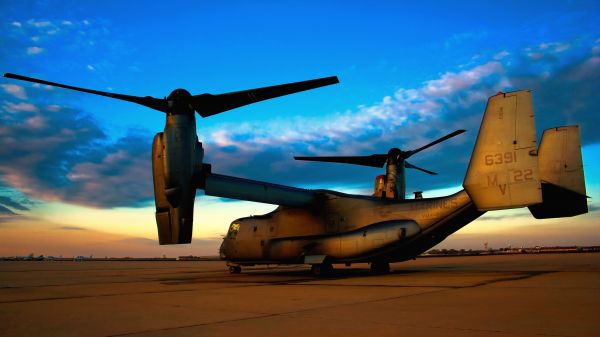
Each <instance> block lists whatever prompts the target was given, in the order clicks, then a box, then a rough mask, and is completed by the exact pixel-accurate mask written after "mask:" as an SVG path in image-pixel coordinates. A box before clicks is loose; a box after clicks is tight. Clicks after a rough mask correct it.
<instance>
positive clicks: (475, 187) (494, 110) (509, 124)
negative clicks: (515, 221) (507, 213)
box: [463, 90, 542, 210]
mask: <svg viewBox="0 0 600 337" xmlns="http://www.w3.org/2000/svg"><path fill="white" fill-rule="evenodd" d="M536 149H537V145H536V139H535V121H534V115H533V107H532V103H531V92H529V91H527V90H521V91H514V92H510V93H499V94H497V95H496V96H492V97H490V99H489V100H488V103H487V107H486V109H485V113H484V115H483V120H482V122H481V127H480V129H479V134H478V135H477V142H476V143H475V147H474V149H473V154H472V155H471V161H470V163H469V168H468V170H467V174H466V176H465V180H464V182H463V186H464V188H465V190H466V191H467V193H468V194H469V196H470V197H471V199H472V200H473V202H474V203H475V205H476V206H477V208H478V209H479V210H495V209H505V208H516V207H524V206H528V205H532V204H537V203H540V202H542V194H541V186H540V177H539V171H538V160H537V157H536V156H535V152H536Z"/></svg>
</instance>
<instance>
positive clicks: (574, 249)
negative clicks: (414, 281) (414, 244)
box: [420, 246, 600, 257]
mask: <svg viewBox="0 0 600 337" xmlns="http://www.w3.org/2000/svg"><path fill="white" fill-rule="evenodd" d="M592 252H600V246H566V247H562V246H553V247H539V246H537V247H529V248H511V247H508V248H499V249H493V248H490V249H482V250H473V249H468V250H466V249H432V250H430V251H428V252H426V253H424V254H422V255H421V256H420V257H429V256H470V255H501V254H502V255H504V254H540V253H592Z"/></svg>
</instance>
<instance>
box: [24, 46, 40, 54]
mask: <svg viewBox="0 0 600 337" xmlns="http://www.w3.org/2000/svg"><path fill="white" fill-rule="evenodd" d="M43 51H44V48H40V47H28V48H27V55H37V54H39V53H41V52H43Z"/></svg>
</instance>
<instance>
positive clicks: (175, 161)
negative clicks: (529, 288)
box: [4, 73, 588, 274]
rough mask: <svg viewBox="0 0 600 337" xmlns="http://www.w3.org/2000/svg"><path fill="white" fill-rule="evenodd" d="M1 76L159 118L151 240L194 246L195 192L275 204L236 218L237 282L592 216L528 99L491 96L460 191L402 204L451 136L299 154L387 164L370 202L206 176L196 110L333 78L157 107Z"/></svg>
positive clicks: (183, 96)
mask: <svg viewBox="0 0 600 337" xmlns="http://www.w3.org/2000/svg"><path fill="white" fill-rule="evenodd" d="M4 76H5V77H9V78H13V79H18V80H24V81H30V82H35V83H40V84H46V85H51V86H57V87H62V88H66V89H72V90H77V91H83V92H87V93H92V94H96V95H102V96H107V97H111V98H116V99H120V100H125V101H129V102H133V103H137V104H141V105H144V106H146V107H149V108H151V109H155V110H158V111H162V112H164V113H165V114H166V125H165V128H164V131H163V132H160V133H158V134H157V135H156V136H155V137H154V141H153V145H152V171H153V178H154V196H155V201H156V223H157V225H158V240H159V243H160V244H161V245H164V244H183V243H190V242H191V239H192V220H193V205H194V198H195V194H196V189H202V190H204V192H205V194H207V195H212V196H218V197H225V198H233V199H240V200H249V201H255V202H262V203H267V204H274V205H279V207H278V208H277V209H275V210H274V211H272V212H270V213H268V214H265V215H260V216H250V217H246V218H241V219H236V220H234V221H233V222H232V223H231V225H230V226H229V230H228V232H227V235H226V237H225V238H224V239H223V243H222V245H221V248H220V256H221V258H222V259H224V260H226V261H227V265H228V266H229V270H230V271H231V272H232V273H238V272H240V271H241V267H242V266H244V265H254V264H310V265H312V271H313V272H314V273H315V274H326V273H329V272H331V271H332V270H333V267H332V264H336V263H346V264H350V263H355V262H369V263H370V265H371V270H373V271H374V272H386V271H388V270H389V263H390V262H397V261H404V260H408V259H412V258H414V257H416V256H417V255H419V254H421V253H423V252H425V251H426V250H428V249H430V248H431V247H433V246H435V245H436V244H438V243H439V242H441V241H442V240H444V239H445V238H446V237H447V236H448V235H450V234H452V233H454V232H455V231H457V230H458V229H460V228H462V227H463V226H465V225H466V224H468V223H470V222H471V221H473V220H475V219H477V218H478V217H479V216H481V215H482V214H484V213H485V212H486V211H490V210H499V209H508V208H518V207H528V208H529V210H530V212H531V213H532V214H533V216H534V217H535V218H538V219H545V218H557V217H568V216H575V215H579V214H583V213H587V211H588V209H587V200H586V190H585V182H584V175H583V164H582V159H581V148H580V141H579V129H578V126H576V125H571V126H562V127H556V128H552V129H548V130H545V131H544V133H543V136H542V139H541V142H540V146H539V147H538V146H537V143H536V135H535V125H534V115H533V108H532V101H531V93H530V92H529V91H526V90H521V91H514V92H507V93H498V94H496V95H494V96H492V97H490V98H489V100H488V102H487V107H486V109H485V112H484V115H483V120H482V123H481V127H480V130H479V134H478V136H477V140H476V143H475V147H474V149H473V153H472V156H471V160H470V163H469V166H468V169H467V173H466V176H465V178H464V181H463V187H464V190H462V191H460V192H457V193H455V194H452V195H449V196H446V197H438V198H422V197H418V196H417V197H415V199H406V198H405V176H404V169H405V168H413V169H417V170H420V171H423V172H426V173H429V174H435V173H434V172H431V171H428V170H425V169H422V168H419V167H417V166H414V165H412V164H410V163H408V162H406V159H407V158H409V157H410V156H412V155H413V154H416V153H418V152H420V151H422V150H424V149H427V148H429V147H430V146H433V145H435V144H437V143H439V142H441V141H444V140H446V139H448V138H451V137H453V136H456V135H458V134H460V133H462V132H463V131H464V130H458V131H455V132H453V133H451V134H449V135H447V136H444V137H442V138H440V139H438V140H436V141H433V142H431V143H429V144H427V145H425V146H422V147H420V148H418V149H415V150H412V151H402V150H400V149H398V148H393V149H391V150H389V151H388V153H387V154H373V155H370V156H353V157H347V156H346V157H295V158H296V159H298V160H311V161H327V162H336V163H346V164H354V165H364V166H372V167H384V166H385V175H381V176H378V177H377V178H376V179H375V187H374V193H373V195H368V196H365V195H350V194H344V193H340V192H336V191H330V190H308V189H302V188H296V187H290V186H283V185H278V184H272V183H268V182H262V181H255V180H248V179H243V178H237V177H232V176H226V175H221V174H216V173H212V172H211V166H210V165H209V164H206V163H204V162H203V157H204V151H203V149H202V143H200V142H198V139H197V136H196V120H195V112H197V113H198V114H199V115H200V116H202V117H208V116H212V115H215V114H218V113H221V112H223V111H227V110H231V109H234V108H237V107H240V106H243V105H247V104H251V103H255V102H258V101H262V100H266V99H271V98H274V97H278V96H283V95H288V94H292V93H296V92H300V91H304V90H309V89H313V88H317V87H321V86H325V85H330V84H335V83H338V79H337V77H327V78H321V79H315V80H310V81H304V82H296V83H289V84H283V85H277V86H271V87H264V88H258V89H251V90H245V91H238V92H232V93H225V94H220V95H211V94H201V95H194V96H192V95H191V94H190V93H189V92H187V91H186V90H184V89H176V90H174V91H173V92H171V94H170V95H169V96H168V97H166V98H164V99H158V98H153V97H149V96H146V97H138V96H129V95H121V94H113V93H108V92H102V91H96V90H90V89H83V88H78V87H73V86H68V85H63V84H59V83H53V82H48V81H44V80H39V79H35V78H30V77H25V76H21V75H15V74H10V73H7V74H4Z"/></svg>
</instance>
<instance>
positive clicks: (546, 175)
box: [529, 125, 588, 219]
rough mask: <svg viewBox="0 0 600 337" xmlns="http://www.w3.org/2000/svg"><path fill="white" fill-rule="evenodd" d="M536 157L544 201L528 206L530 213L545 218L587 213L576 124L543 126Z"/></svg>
mask: <svg viewBox="0 0 600 337" xmlns="http://www.w3.org/2000/svg"><path fill="white" fill-rule="evenodd" d="M538 160H539V168H540V179H541V180H542V197H543V200H544V202H543V203H541V204H538V205H533V206H530V207H529V210H530V211H531V214H533V216H534V217H536V218H538V219H545V218H557V217H566V216H574V215H579V214H583V213H587V211H588V208H587V197H586V191H585V180H584V175H583V161H582V159H581V144H580V141H579V127H578V126H577V125H569V126H561V127H557V128H552V129H548V130H545V131H544V135H543V136H542V140H541V142H540V149H539V151H538Z"/></svg>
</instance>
